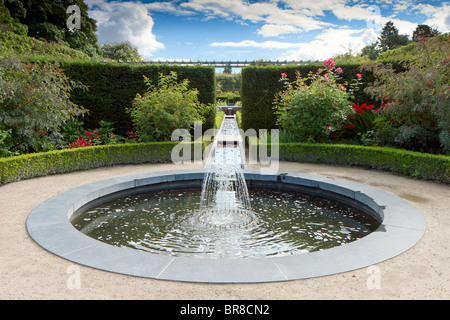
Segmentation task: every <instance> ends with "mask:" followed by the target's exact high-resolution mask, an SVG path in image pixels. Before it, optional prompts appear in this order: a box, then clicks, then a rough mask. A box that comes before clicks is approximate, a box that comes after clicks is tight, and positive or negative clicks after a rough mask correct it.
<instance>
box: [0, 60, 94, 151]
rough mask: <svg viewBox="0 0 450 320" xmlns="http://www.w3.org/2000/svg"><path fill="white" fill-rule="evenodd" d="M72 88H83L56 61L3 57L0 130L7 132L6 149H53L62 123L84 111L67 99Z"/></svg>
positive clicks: (0, 73) (0, 61) (0, 68)
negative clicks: (35, 61) (39, 61)
mask: <svg viewBox="0 0 450 320" xmlns="http://www.w3.org/2000/svg"><path fill="white" fill-rule="evenodd" d="M74 88H85V87H84V86H83V85H81V84H80V83H75V82H73V81H71V80H69V79H68V78H67V77H66V75H65V74H64V72H63V71H62V69H60V68H59V66H58V65H57V64H53V63H30V62H26V61H22V60H20V59H18V58H15V57H11V56H4V57H2V58H1V59H0V114H1V117H0V131H7V132H9V135H8V137H6V138H5V143H6V144H7V145H8V148H9V151H11V152H19V153H28V152H36V151H48V150H51V149H53V140H54V139H55V137H56V136H58V135H59V133H60V129H61V126H62V125H63V123H64V122H66V121H68V120H70V119H72V118H74V117H76V116H78V115H80V114H82V113H84V112H86V110H85V109H83V108H82V107H79V106H77V105H76V104H74V103H73V102H72V101H71V100H70V93H71V91H72V90H73V89H74ZM43 132H45V133H46V134H43ZM47 133H49V134H47Z"/></svg>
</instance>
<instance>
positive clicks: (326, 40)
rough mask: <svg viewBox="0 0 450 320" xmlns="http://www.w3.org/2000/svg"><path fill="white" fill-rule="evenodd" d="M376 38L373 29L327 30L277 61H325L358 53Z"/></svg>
mask: <svg viewBox="0 0 450 320" xmlns="http://www.w3.org/2000/svg"><path fill="white" fill-rule="evenodd" d="M377 36H378V34H376V33H375V32H374V30H373V29H365V30H362V31H361V30H351V29H327V30H325V31H324V32H322V33H321V34H320V35H319V36H317V37H316V40H313V41H311V42H308V43H303V44H302V45H301V46H299V48H298V49H295V50H288V51H287V52H286V53H284V54H282V55H281V56H279V57H278V60H296V61H299V60H325V59H328V58H331V57H332V56H335V55H338V54H343V53H345V52H347V51H349V50H351V51H352V52H353V53H359V52H361V49H362V48H363V47H365V46H366V45H369V44H371V43H374V42H375V41H376V39H377Z"/></svg>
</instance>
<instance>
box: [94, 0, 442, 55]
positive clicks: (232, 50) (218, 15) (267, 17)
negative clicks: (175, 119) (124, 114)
mask: <svg viewBox="0 0 450 320" xmlns="http://www.w3.org/2000/svg"><path fill="white" fill-rule="evenodd" d="M85 3H86V4H87V5H88V6H89V8H90V10H89V15H90V16H91V17H92V18H94V19H96V20H97V26H98V32H97V34H98V38H99V41H100V42H102V43H103V42H123V41H128V42H130V43H131V44H133V45H134V46H135V47H137V48H138V49H139V51H140V53H141V55H142V56H143V57H144V58H145V59H148V60H192V61H197V60H208V61H212V60H218V61H222V60H224V61H230V60H248V61H250V60H255V59H266V60H297V61H298V60H324V59H327V58H329V57H332V56H334V55H336V54H340V53H344V52H347V51H349V50H352V52H360V50H361V48H363V47H364V46H365V45H368V44H371V43H374V42H375V41H376V38H377V37H378V36H379V34H380V32H381V28H382V26H383V25H384V24H385V23H386V22H387V21H389V20H391V21H393V22H394V25H395V26H396V27H397V28H398V29H399V31H400V33H401V34H408V35H409V36H410V37H411V35H412V32H413V30H414V29H415V28H416V27H417V25H418V24H428V25H430V26H433V27H435V28H437V29H438V30H439V31H440V32H449V31H450V1H438V0H424V1H422V0H381V1H366V0H364V1H352V0H312V1H311V0H307V1H306V0H283V1H282V0H262V1H255V0H159V1H148V0H140V1H135V0H128V1H108V0H85Z"/></svg>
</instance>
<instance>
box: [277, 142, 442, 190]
mask: <svg viewBox="0 0 450 320" xmlns="http://www.w3.org/2000/svg"><path fill="white" fill-rule="evenodd" d="M279 146H280V160H281V161H291V162H306V163H323V164H330V165H342V166H356V167H362V168H367V169H377V170H382V171H388V172H392V173H394V174H399V175H405V176H410V177H413V178H417V179H424V180H432V181H435V182H441V183H445V184H450V157H448V156H444V155H434V154H428V153H420V152H413V151H407V150H401V149H394V148H384V147H365V146H354V145H338V144H308V143H285V144H280V145H279Z"/></svg>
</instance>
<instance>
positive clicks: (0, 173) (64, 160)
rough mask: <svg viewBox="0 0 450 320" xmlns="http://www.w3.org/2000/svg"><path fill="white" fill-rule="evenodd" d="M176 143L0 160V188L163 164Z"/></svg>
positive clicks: (65, 151)
mask: <svg viewBox="0 0 450 320" xmlns="http://www.w3.org/2000/svg"><path fill="white" fill-rule="evenodd" d="M177 143H178V142H152V143H127V144H116V145H104V146H95V147H86V148H77V149H65V150H58V151H50V152H43V153H32V154H27V155H21V156H17V157H10V158H0V185H3V184H6V183H10V182H15V181H20V180H24V179H29V178H36V177H42V176H46V175H50V174H61V173H68V172H73V171H79V170H89V169H94V168H100V167H108V166H114V165H125V164H141V163H167V162H170V161H171V152H172V149H173V147H174V146H175V145H176V144H177Z"/></svg>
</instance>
